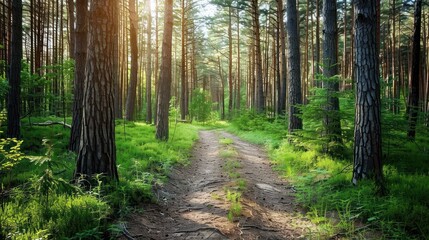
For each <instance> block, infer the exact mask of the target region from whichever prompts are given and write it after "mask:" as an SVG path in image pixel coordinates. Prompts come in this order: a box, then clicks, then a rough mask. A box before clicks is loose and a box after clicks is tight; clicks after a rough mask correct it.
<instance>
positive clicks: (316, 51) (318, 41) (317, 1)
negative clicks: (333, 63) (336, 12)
mask: <svg viewBox="0 0 429 240" xmlns="http://www.w3.org/2000/svg"><path fill="white" fill-rule="evenodd" d="M319 19H320V0H316V49H315V50H314V51H315V59H316V62H315V63H314V64H315V65H316V72H315V75H316V78H315V79H316V80H317V78H318V76H317V75H318V74H319V72H320V21H319ZM314 86H317V87H320V82H319V81H314Z"/></svg>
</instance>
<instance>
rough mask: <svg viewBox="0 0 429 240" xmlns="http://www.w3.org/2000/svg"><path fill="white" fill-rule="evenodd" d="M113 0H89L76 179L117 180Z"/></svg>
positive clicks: (114, 5)
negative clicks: (103, 178)
mask: <svg viewBox="0 0 429 240" xmlns="http://www.w3.org/2000/svg"><path fill="white" fill-rule="evenodd" d="M115 3H116V0H92V1H91V4H90V5H89V6H90V8H89V13H88V55H87V59H86V81H85V87H84V93H83V98H84V105H83V119H82V121H83V123H82V138H81V142H80V146H79V152H78V157H77V165H76V171H75V174H74V177H75V179H78V178H80V177H84V178H91V177H93V176H94V175H95V174H100V173H101V174H104V176H105V177H106V178H107V179H111V180H117V179H118V171H117V167H116V145H115V117H114V114H115V112H114V104H113V101H114V98H113V96H114V87H113V83H114V80H115V79H114V78H115V77H116V75H115V74H114V70H113V59H112V56H115V54H114V46H113V45H114V41H115V38H116V37H117V36H115V35H114V33H115V30H114V26H115V25H116V23H115V22H114V19H117V18H116V16H115V15H114V14H115V13H117V11H116V10H115V7H116V4H115Z"/></svg>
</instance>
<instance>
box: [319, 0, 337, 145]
mask: <svg viewBox="0 0 429 240" xmlns="http://www.w3.org/2000/svg"><path fill="white" fill-rule="evenodd" d="M323 22H324V24H323V75H324V76H325V78H326V79H325V80H324V81H323V82H322V87H323V88H325V89H326V92H327V104H326V106H325V115H324V118H323V125H324V128H325V134H326V137H327V138H328V140H329V142H331V141H335V142H341V123H340V115H339V112H338V111H339V110H340V104H339V101H338V97H336V96H335V94H336V92H338V90H339V81H337V80H335V79H333V77H334V76H335V75H337V74H338V28H337V2H336V1H335V0H324V1H323Z"/></svg>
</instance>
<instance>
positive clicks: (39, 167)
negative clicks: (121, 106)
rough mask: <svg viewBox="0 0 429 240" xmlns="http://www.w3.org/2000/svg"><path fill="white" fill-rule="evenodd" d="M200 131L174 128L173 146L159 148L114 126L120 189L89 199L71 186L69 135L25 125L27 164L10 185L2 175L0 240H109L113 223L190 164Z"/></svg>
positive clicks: (106, 188)
mask: <svg viewBox="0 0 429 240" xmlns="http://www.w3.org/2000/svg"><path fill="white" fill-rule="evenodd" d="M31 120H32V122H45V121H46V120H53V121H61V120H62V119H56V118H32V119H31ZM68 120H69V119H68ZM200 128H201V127H198V126H194V125H190V124H178V125H176V126H174V125H172V126H171V128H170V139H171V140H170V141H168V142H160V141H157V140H156V139H155V136H154V135H155V128H154V126H151V125H147V124H144V123H138V122H137V123H131V122H125V123H124V122H123V121H117V122H116V146H117V164H118V172H119V178H120V182H119V183H110V184H104V183H102V182H101V181H100V182H99V184H98V185H94V186H92V187H91V188H90V191H87V190H78V189H76V188H75V187H74V186H72V185H70V184H68V182H69V180H71V179H72V177H73V171H74V168H75V159H76V155H75V154H73V153H70V152H68V151H67V145H68V141H69V134H70V129H68V128H64V127H62V126H60V125H52V126H43V127H41V126H31V127H30V125H29V124H27V123H26V120H24V123H23V128H22V134H23V140H24V142H23V143H22V146H21V150H22V152H23V153H24V154H25V156H26V158H24V159H23V160H20V161H19V162H18V163H17V164H16V165H15V166H14V167H13V169H12V170H11V171H9V172H8V175H7V177H3V174H4V173H3V172H0V174H2V178H1V184H2V194H3V193H5V194H6V197H3V195H2V197H1V199H0V200H1V202H0V205H1V208H0V238H6V237H9V238H12V239H35V238H43V239H44V238H51V239H61V238H71V239H104V238H106V237H109V235H108V234H107V235H106V233H107V232H108V231H109V230H108V229H113V230H114V229H115V227H109V224H111V221H112V220H113V219H116V218H118V217H122V216H125V215H127V214H128V213H130V212H131V211H133V208H134V206H136V205H138V204H141V203H143V202H145V201H152V200H153V196H152V186H153V185H154V184H155V183H156V184H163V182H164V181H165V180H166V174H167V173H168V172H169V170H170V169H171V167H172V166H173V165H175V164H188V159H189V153H190V150H191V148H192V146H193V143H194V142H195V140H197V138H198V130H199V129H200ZM47 169H51V170H47ZM63 179H64V180H63ZM95 182H97V181H95ZM109 219H110V220H109ZM113 230H112V231H113ZM112 234H113V235H114V233H112ZM113 235H112V236H113Z"/></svg>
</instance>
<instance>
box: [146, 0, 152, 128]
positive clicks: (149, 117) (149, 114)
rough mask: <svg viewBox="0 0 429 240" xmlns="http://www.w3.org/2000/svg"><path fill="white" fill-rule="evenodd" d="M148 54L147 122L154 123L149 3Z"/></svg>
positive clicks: (149, 13)
mask: <svg viewBox="0 0 429 240" xmlns="http://www.w3.org/2000/svg"><path fill="white" fill-rule="evenodd" d="M147 9H148V10H147V14H148V16H147V52H146V54H147V55H146V64H147V66H146V122H147V123H149V124H150V123H152V16H151V12H152V11H151V7H150V1H147Z"/></svg>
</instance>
